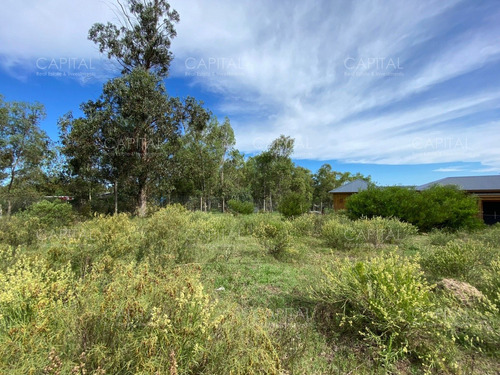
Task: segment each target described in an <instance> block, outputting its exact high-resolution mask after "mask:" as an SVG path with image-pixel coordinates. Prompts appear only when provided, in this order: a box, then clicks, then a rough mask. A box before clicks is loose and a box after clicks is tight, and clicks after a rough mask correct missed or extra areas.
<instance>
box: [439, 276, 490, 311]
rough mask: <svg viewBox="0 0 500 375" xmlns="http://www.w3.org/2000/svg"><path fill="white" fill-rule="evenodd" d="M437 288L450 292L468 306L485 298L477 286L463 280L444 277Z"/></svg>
mask: <svg viewBox="0 0 500 375" xmlns="http://www.w3.org/2000/svg"><path fill="white" fill-rule="evenodd" d="M437 288H438V289H440V290H444V291H447V292H449V293H450V294H452V295H453V296H454V297H455V298H457V299H458V300H459V301H460V302H462V303H463V304H464V305H466V306H470V305H473V304H474V303H476V302H478V301H481V300H483V299H484V298H485V297H484V294H483V293H481V292H480V291H479V290H477V288H476V287H474V286H472V285H470V284H469V283H466V282H463V281H457V280H453V279H443V280H441V281H440V282H438V283H437Z"/></svg>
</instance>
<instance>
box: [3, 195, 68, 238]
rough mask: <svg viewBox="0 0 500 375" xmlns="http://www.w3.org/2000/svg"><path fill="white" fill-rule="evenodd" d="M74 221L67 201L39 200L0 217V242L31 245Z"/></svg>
mask: <svg viewBox="0 0 500 375" xmlns="http://www.w3.org/2000/svg"><path fill="white" fill-rule="evenodd" d="M74 221H75V215H74V213H73V209H72V207H71V205H69V204H68V203H60V202H48V201H41V202H38V203H35V204H33V205H31V206H30V207H28V209H26V210H25V211H22V212H19V213H17V214H15V215H13V216H11V217H3V218H0V242H1V243H5V244H9V245H12V246H19V245H32V244H34V243H36V242H37V241H39V240H40V239H42V238H46V237H50V236H51V235H53V234H54V233H57V231H61V230H62V229H61V228H63V227H67V226H69V225H70V224H72V223H73V222H74Z"/></svg>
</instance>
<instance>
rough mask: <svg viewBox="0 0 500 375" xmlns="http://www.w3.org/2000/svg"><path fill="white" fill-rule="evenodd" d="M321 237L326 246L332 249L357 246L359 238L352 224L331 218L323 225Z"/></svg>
mask: <svg viewBox="0 0 500 375" xmlns="http://www.w3.org/2000/svg"><path fill="white" fill-rule="evenodd" d="M321 236H322V238H323V239H324V240H325V242H326V244H327V245H328V246H330V247H331V248H334V249H347V248H350V247H353V246H357V245H359V244H360V243H361V242H360V241H361V237H360V236H358V233H357V232H356V231H355V229H354V227H353V224H352V222H350V221H349V220H340V219H339V218H333V219H331V220H328V221H327V222H325V223H324V224H323V228H322V230H321Z"/></svg>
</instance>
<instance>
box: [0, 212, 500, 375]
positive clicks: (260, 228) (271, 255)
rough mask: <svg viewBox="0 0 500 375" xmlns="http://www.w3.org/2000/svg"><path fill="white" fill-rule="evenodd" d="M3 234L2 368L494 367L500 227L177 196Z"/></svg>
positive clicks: (381, 370) (28, 222) (327, 370)
mask: <svg viewBox="0 0 500 375" xmlns="http://www.w3.org/2000/svg"><path fill="white" fill-rule="evenodd" d="M57 216H58V215H56V217H57ZM59 217H60V215H59ZM0 241H2V243H1V245H0V246H1V253H0V257H1V263H0V265H1V266H0V288H1V289H0V373H6V374H7V373H8V374H66V373H67V374H70V373H71V374H252V373H262V374H385V373H396V374H420V373H457V374H497V373H499V371H500V356H499V353H498V347H500V329H499V328H500V324H499V323H500V317H499V310H498V308H499V307H500V275H499V271H500V227H498V226H496V227H490V228H484V229H481V230H478V231H476V232H473V233H466V232H457V233H446V232H444V231H434V232H431V233H429V234H422V233H418V232H417V230H416V229H415V228H413V227H411V226H410V225H408V224H404V223H399V222H397V221H395V220H386V219H373V220H360V221H357V222H352V221H350V220H348V219H347V218H345V217H343V216H342V215H319V216H318V215H304V216H302V217H299V218H296V219H293V220H285V219H284V218H282V217H281V216H280V215H278V214H252V215H248V216H246V215H242V216H232V215H230V214H224V215H223V214H205V213H200V212H194V213H192V212H187V211H185V210H184V209H182V208H181V207H179V206H172V207H168V208H166V209H162V210H159V211H157V212H155V213H154V214H152V215H151V216H150V217H149V218H146V219H138V218H132V217H129V216H127V215H117V216H113V217H95V218H93V219H91V220H87V221H84V222H75V220H74V218H71V219H70V220H69V221H68V222H64V220H62V221H60V222H56V223H54V222H53V221H44V220H41V219H40V218H33V217H22V218H12V219H11V221H10V222H8V221H7V220H6V219H3V221H2V222H1V228H0ZM443 279H444V281H443Z"/></svg>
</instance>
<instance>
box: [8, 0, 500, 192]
mask: <svg viewBox="0 0 500 375" xmlns="http://www.w3.org/2000/svg"><path fill="white" fill-rule="evenodd" d="M170 3H171V4H172V6H173V7H174V8H175V9H176V10H178V12H179V13H180V16H181V22H180V23H179V24H178V25H177V32H178V37H177V38H175V39H174V41H173V44H172V51H173V53H174V55H175V60H174V62H173V64H172V66H171V73H170V77H169V78H168V79H167V80H166V86H167V89H168V91H169V93H170V94H171V95H175V96H181V97H185V96H187V95H192V96H195V97H196V98H198V99H200V100H203V101H204V102H205V103H206V105H207V107H208V108H210V110H212V112H213V113H215V114H216V115H217V116H218V117H220V118H223V117H225V116H228V117H229V118H230V120H231V123H232V125H233V128H234V129H235V133H236V139H237V147H238V148H239V149H240V151H242V152H244V153H245V154H247V155H252V154H255V153H258V152H260V151H262V150H263V149H265V148H266V147H267V146H268V145H269V143H270V142H271V141H272V140H273V139H275V138H276V137H278V136H279V135H280V134H285V135H289V136H291V137H293V138H295V140H296V147H295V153H294V155H293V157H294V160H295V161H296V163H297V164H299V165H303V166H305V167H307V168H310V169H311V170H313V171H315V170H316V169H317V168H318V167H319V166H321V165H322V164H323V163H327V162H328V163H330V164H331V165H332V166H333V168H334V169H335V170H339V171H351V172H353V173H355V172H361V173H363V174H370V175H371V176H372V178H373V180H374V181H376V182H378V183H380V184H384V185H390V184H402V185H412V184H423V183H426V182H429V181H432V180H436V179H439V178H443V177H448V176H461V175H480V174H498V173H500V147H499V145H500V90H499V87H500V22H498V20H499V19H500V2H498V1H496V0H492V1H453V0H451V1H426V0H419V1H417V0H415V1H391V0H382V1H365V0H357V1H350V0H344V1H339V0H336V1H311V2H304V1H301V2H299V1H267V0H253V1H237V2H236V1H220V0H210V1H206V0H205V1H202V0H198V1H195V0H192V1H191V0H175V1H174V0H173V1H171V2H170ZM107 21H111V22H114V23H116V22H118V21H119V19H118V18H117V15H116V3H115V2H114V0H87V1H84V2H82V1H73V0H45V1H43V2H42V1H38V0H23V1H18V0H6V1H4V3H3V7H2V12H1V13H0V94H3V95H4V96H5V99H6V100H9V101H11V100H25V101H39V102H41V103H43V104H44V105H45V106H46V110H47V118H46V120H45V121H44V122H43V124H42V127H43V128H44V129H45V130H46V131H47V133H48V134H49V135H50V136H51V137H52V138H54V139H56V138H57V126H56V123H57V119H58V118H59V117H60V116H62V115H63V114H64V113H66V112H68V111H70V110H72V111H73V112H74V113H75V114H78V113H79V110H78V107H79V105H80V103H82V102H84V101H87V100H89V99H95V98H97V97H98V96H99V94H100V92H101V89H102V85H103V83H104V82H105V81H106V80H107V79H109V78H112V77H113V76H116V74H117V69H116V68H117V67H116V65H115V64H114V63H112V62H110V61H108V60H107V59H106V58H105V56H102V55H100V54H99V52H98V50H97V48H96V47H95V45H93V43H92V42H90V41H88V40H87V32H88V29H89V28H90V27H91V25H92V24H93V23H95V22H107Z"/></svg>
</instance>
